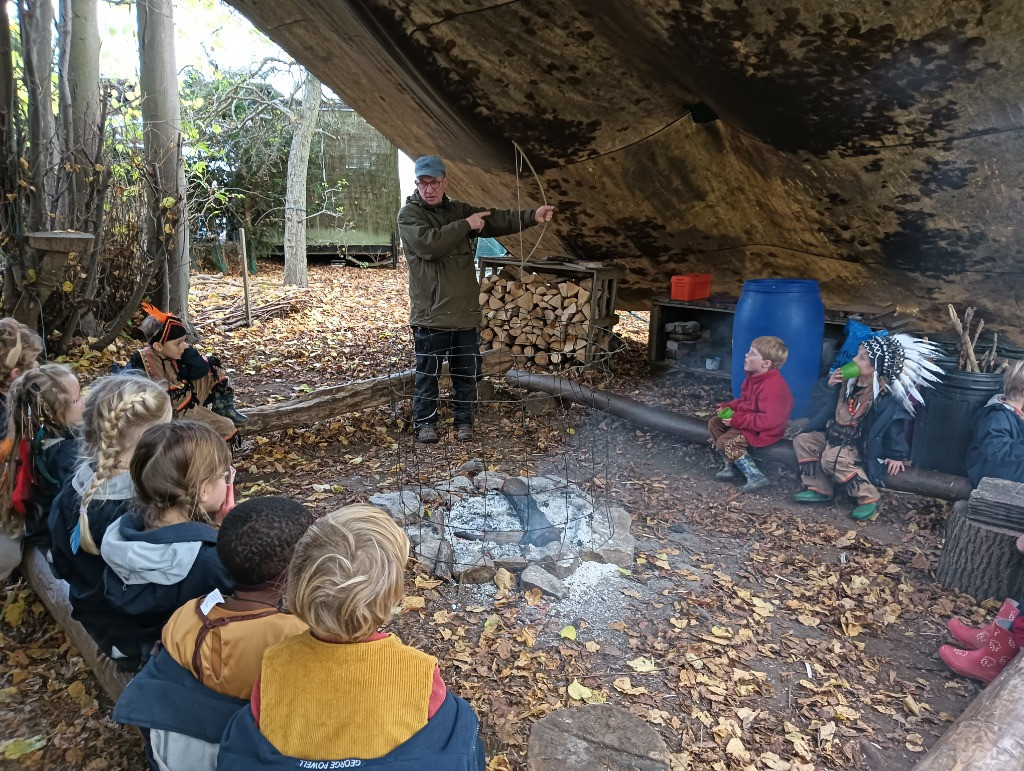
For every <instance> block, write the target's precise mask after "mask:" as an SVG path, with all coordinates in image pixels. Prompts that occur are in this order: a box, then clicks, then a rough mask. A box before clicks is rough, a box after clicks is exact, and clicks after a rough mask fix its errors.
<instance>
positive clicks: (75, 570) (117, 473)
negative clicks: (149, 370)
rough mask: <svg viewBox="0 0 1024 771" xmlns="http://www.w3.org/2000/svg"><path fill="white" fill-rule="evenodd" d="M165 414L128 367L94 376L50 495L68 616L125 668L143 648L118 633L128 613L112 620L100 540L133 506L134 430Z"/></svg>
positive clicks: (159, 394)
mask: <svg viewBox="0 0 1024 771" xmlns="http://www.w3.org/2000/svg"><path fill="white" fill-rule="evenodd" d="M170 419H171V403H170V400H169V399H168V398H167V392H166V391H164V389H163V388H161V387H160V386H158V385H157V384H156V383H154V382H153V381H152V380H149V379H148V378H146V377H143V376H142V375H139V374H135V373H131V372H125V373H122V374H118V375H108V376H106V377H101V378H99V379H97V380H96V381H95V382H94V383H93V384H92V386H91V387H90V389H89V393H88V395H87V396H86V399H85V409H84V413H83V416H82V429H81V443H82V446H81V457H80V461H79V466H78V469H77V471H76V472H75V474H74V476H73V477H71V479H69V480H68V481H67V482H66V483H65V484H64V486H63V487H62V488H61V491H60V493H59V494H58V495H57V498H56V499H55V500H54V502H53V507H52V508H51V510H50V518H49V522H48V525H49V530H50V540H51V546H50V555H51V557H52V559H53V568H54V571H55V572H56V573H57V575H58V576H59V577H61V578H63V579H64V580H65V581H67V582H68V584H69V585H70V592H69V594H70V600H71V616H72V618H74V619H75V620H76V621H78V622H79V623H81V624H82V626H84V627H85V629H86V631H87V632H89V634H90V635H92V638H93V639H94V640H95V641H96V643H97V645H99V647H100V649H101V650H103V651H104V652H105V653H106V654H107V655H109V656H112V657H113V658H114V659H115V660H116V661H118V662H119V663H120V664H121V665H122V666H124V667H125V668H129V669H130V668H133V667H137V666H138V665H139V664H140V663H141V654H140V652H139V651H133V650H131V646H130V642H131V640H132V639H133V635H130V634H129V635H123V634H122V628H123V627H125V626H130V625H131V624H132V621H131V619H130V618H127V617H125V618H120V619H118V623H111V616H112V615H114V614H116V612H115V611H114V609H113V608H112V607H111V606H110V603H109V602H107V600H106V599H105V597H104V595H103V571H104V568H105V565H104V563H103V560H102V559H101V558H100V556H99V555H100V546H101V545H102V542H103V537H104V534H105V533H106V531H107V528H108V527H109V526H110V523H111V522H114V521H115V520H117V519H118V518H120V516H121V515H122V514H123V513H124V512H125V511H127V510H128V508H129V506H130V505H131V502H132V497H133V495H134V488H133V487H132V480H131V477H130V476H129V474H128V463H129V461H130V460H131V457H132V453H133V452H134V450H135V445H136V443H137V442H138V440H139V437H140V436H141V434H142V432H143V431H145V430H146V429H147V428H149V427H150V426H151V425H153V424H156V423H166V422H168V421H169V420H170ZM126 640H127V641H126Z"/></svg>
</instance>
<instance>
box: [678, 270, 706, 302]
mask: <svg viewBox="0 0 1024 771" xmlns="http://www.w3.org/2000/svg"><path fill="white" fill-rule="evenodd" d="M710 296H711V274H710V273H687V274H686V275H683V276H672V299H673V300H703V299H704V298H706V297H710Z"/></svg>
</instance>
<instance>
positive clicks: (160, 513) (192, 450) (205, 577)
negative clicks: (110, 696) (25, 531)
mask: <svg viewBox="0 0 1024 771" xmlns="http://www.w3.org/2000/svg"><path fill="white" fill-rule="evenodd" d="M130 470H131V475H132V483H133V484H134V485H135V506H134V507H133V510H132V511H129V512H128V513H126V514H124V515H123V516H122V517H121V518H120V519H119V520H117V521H116V522H114V523H113V524H111V525H110V527H108V528H107V532H106V534H105V535H104V536H103V545H102V547H101V549H100V553H101V555H102V556H103V561H104V562H106V563H107V568H106V570H105V571H104V574H103V585H104V587H103V588H104V596H105V597H106V599H107V601H108V602H109V603H110V604H111V605H112V606H113V607H114V608H115V609H117V610H118V611H119V612H121V613H124V614H126V615H129V616H132V617H133V618H134V619H135V620H136V622H137V623H138V626H139V628H140V632H141V634H140V636H139V637H138V638H137V639H136V640H135V642H136V644H137V645H138V646H139V647H140V648H142V649H143V651H145V652H148V650H149V649H150V648H151V647H152V645H153V643H155V642H156V641H157V640H158V639H159V637H160V630H161V629H162V628H163V625H164V624H165V623H166V622H167V620H168V619H169V618H170V617H171V614H173V613H174V611H176V610H177V609H178V608H179V607H181V606H182V605H183V604H185V603H186V602H188V601H189V600H192V599H195V598H196V597H199V596H201V595H204V594H207V593H209V592H212V591H213V590H214V589H219V590H220V591H221V592H222V593H224V594H228V593H230V592H231V591H232V590H233V589H234V583H233V582H232V580H231V577H230V576H229V575H228V572H227V570H225V569H224V565H223V564H221V561H220V559H219V558H218V557H217V525H218V524H219V523H220V521H221V520H223V518H224V516H225V515H226V514H227V511H226V510H225V508H226V506H227V505H228V501H229V498H228V488H229V486H230V485H231V483H232V478H233V476H234V469H233V468H231V451H230V450H229V449H228V446H227V444H226V443H225V442H224V440H223V439H222V438H221V436H220V435H219V434H218V433H217V432H216V431H215V430H214V429H212V428H210V427H209V426H207V425H206V424H204V423H199V422H196V421H192V420H179V421H173V422H171V423H163V424H161V425H157V426H152V427H150V428H148V429H147V430H146V431H145V433H143V435H142V437H141V438H140V439H139V443H138V445H136V447H135V452H134V454H133V455H132V461H131V466H130Z"/></svg>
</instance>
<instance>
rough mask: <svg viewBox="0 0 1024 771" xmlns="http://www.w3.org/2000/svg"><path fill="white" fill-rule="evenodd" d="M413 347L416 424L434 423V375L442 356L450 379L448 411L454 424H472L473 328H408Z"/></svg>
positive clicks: (476, 373) (477, 369)
mask: <svg viewBox="0 0 1024 771" xmlns="http://www.w3.org/2000/svg"><path fill="white" fill-rule="evenodd" d="M412 338H413V344H414V346H415V348H416V384H415V388H414V390H413V397H412V413H413V419H414V420H415V423H416V425H417V426H422V425H426V424H428V423H430V424H433V423H436V422H437V394H438V387H437V376H438V373H440V371H441V365H442V363H444V360H445V358H447V359H448V372H449V374H450V375H451V378H452V390H453V391H454V392H455V393H454V396H453V398H452V412H453V413H454V414H455V425H457V426H463V425H465V426H471V425H473V412H474V411H475V410H476V384H477V381H478V380H479V379H480V373H481V362H482V359H481V357H480V345H479V343H478V342H477V331H476V330H475V329H431V328H430V327H413V328H412Z"/></svg>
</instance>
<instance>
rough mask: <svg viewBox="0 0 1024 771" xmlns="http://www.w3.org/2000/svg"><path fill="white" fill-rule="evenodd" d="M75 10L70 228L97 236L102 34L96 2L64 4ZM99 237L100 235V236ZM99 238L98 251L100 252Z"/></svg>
mask: <svg viewBox="0 0 1024 771" xmlns="http://www.w3.org/2000/svg"><path fill="white" fill-rule="evenodd" d="M69 2H70V6H71V19H72V22H71V40H70V46H69V51H68V69H67V71H66V73H64V79H65V80H66V81H67V84H68V85H67V88H68V91H69V96H70V100H71V122H70V123H71V125H70V129H71V136H70V137H69V139H68V140H67V141H66V143H65V144H66V145H67V146H68V148H69V150H70V156H71V161H72V163H74V164H75V166H76V169H77V171H76V173H75V174H74V176H73V180H74V182H73V185H72V188H71V192H72V195H73V197H72V201H73V204H72V205H71V206H69V207H68V212H69V220H68V223H67V226H68V227H69V228H70V229H72V230H85V231H87V232H90V233H91V232H94V228H95V227H96V223H95V222H93V221H92V220H93V216H94V212H93V211H91V210H90V209H92V207H91V206H90V203H91V201H90V193H91V188H90V184H89V182H88V180H89V179H90V178H92V177H94V176H95V175H96V174H98V173H100V172H99V171H98V170H97V169H96V165H97V164H99V163H100V162H101V160H102V155H101V153H102V147H101V145H100V132H101V123H102V122H103V118H102V115H103V106H102V102H101V100H100V31H99V24H98V22H97V14H96V0H61V4H62V6H63V5H65V4H67V3H69ZM96 235H97V236H98V235H99V234H98V233H97V234H96ZM99 245H100V244H99V238H98V237H97V243H96V247H97V248H99Z"/></svg>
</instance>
